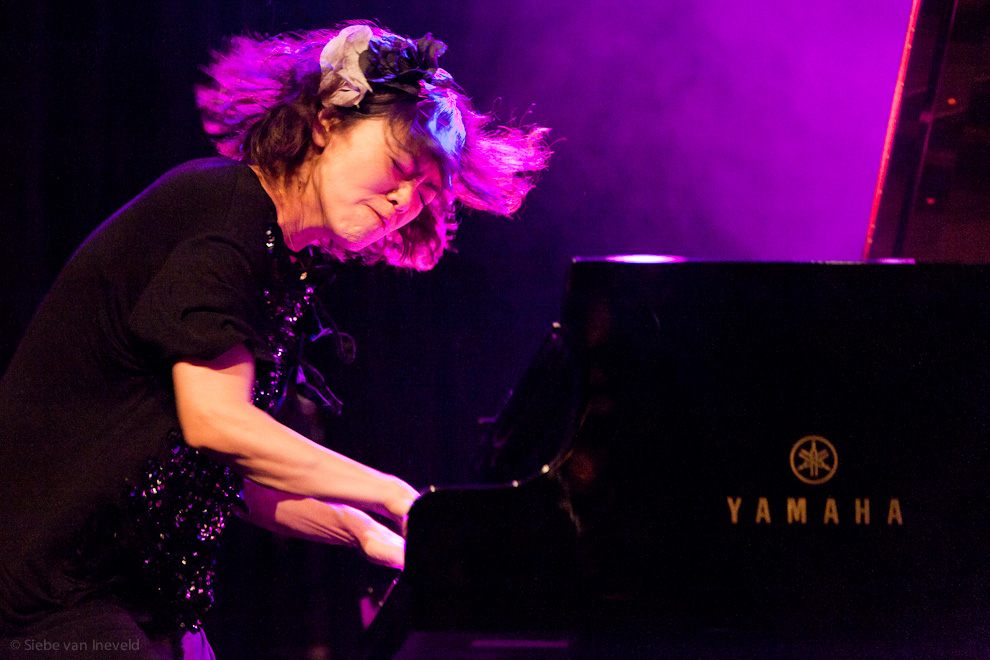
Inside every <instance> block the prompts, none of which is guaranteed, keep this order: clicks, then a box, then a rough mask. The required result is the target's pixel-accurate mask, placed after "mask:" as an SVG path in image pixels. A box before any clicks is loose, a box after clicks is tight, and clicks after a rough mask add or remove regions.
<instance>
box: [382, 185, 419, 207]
mask: <svg viewBox="0 0 990 660" xmlns="http://www.w3.org/2000/svg"><path fill="white" fill-rule="evenodd" d="M414 192H415V185H414V184H413V183H412V182H411V181H403V182H402V183H401V184H399V186H398V187H397V188H396V189H395V190H393V191H392V192H390V193H388V195H386V197H387V198H388V201H389V203H390V204H392V206H394V207H395V212H396V213H405V212H406V211H408V210H409V207H410V206H411V205H412V200H413V193H414Z"/></svg>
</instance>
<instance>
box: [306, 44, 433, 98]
mask: <svg viewBox="0 0 990 660" xmlns="http://www.w3.org/2000/svg"><path fill="white" fill-rule="evenodd" d="M446 50H447V45H446V44H444V43H443V42H442V41H439V40H437V39H434V38H433V35H432V34H429V33H427V34H426V35H424V36H423V37H421V38H420V39H418V40H417V41H413V40H412V39H406V38H404V37H400V36H398V35H385V36H382V37H380V38H375V36H374V33H373V32H372V30H371V28H370V27H368V26H367V25H352V26H349V27H346V28H344V29H343V30H341V31H340V33H339V34H337V36H336V37H334V38H333V39H331V40H330V42H329V43H328V44H327V45H326V47H325V48H324V49H323V52H322V53H321V54H320V68H321V70H322V71H323V80H322V82H321V84H320V90H321V91H322V90H325V89H327V88H328V87H330V86H331V85H333V84H334V83H335V82H336V79H337V77H338V76H339V78H340V79H342V80H343V81H344V84H343V86H342V87H341V88H340V89H339V90H338V91H336V92H334V93H333V94H332V95H331V96H330V98H329V99H328V100H327V104H328V105H336V106H339V107H345V108H349V107H357V106H358V104H360V103H361V101H362V100H364V97H365V94H367V93H368V92H370V91H372V88H371V85H372V84H376V85H380V86H382V87H390V88H392V90H394V91H398V92H403V93H405V94H409V95H410V96H420V95H421V94H422V93H423V88H422V86H421V84H422V85H426V84H429V85H433V86H436V85H440V86H450V85H451V84H452V82H453V79H452V78H451V77H450V74H448V73H447V72H446V71H444V70H443V69H441V68H440V67H439V65H438V64H437V59H438V58H439V57H440V56H441V55H443V54H444V52H446Z"/></svg>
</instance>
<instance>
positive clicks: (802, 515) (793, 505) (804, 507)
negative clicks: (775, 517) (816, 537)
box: [787, 497, 808, 525]
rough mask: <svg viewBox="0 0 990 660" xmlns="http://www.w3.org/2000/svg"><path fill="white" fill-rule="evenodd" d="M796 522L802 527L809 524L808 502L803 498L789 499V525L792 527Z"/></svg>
mask: <svg viewBox="0 0 990 660" xmlns="http://www.w3.org/2000/svg"><path fill="white" fill-rule="evenodd" d="M795 520H796V521H798V522H799V523H801V524H802V525H803V524H805V523H807V522H808V501H807V500H806V499H804V498H803V497H799V498H797V499H796V500H795V499H794V498H793V497H788V498H787V524H788V525H790V524H791V523H793V522H794V521H795Z"/></svg>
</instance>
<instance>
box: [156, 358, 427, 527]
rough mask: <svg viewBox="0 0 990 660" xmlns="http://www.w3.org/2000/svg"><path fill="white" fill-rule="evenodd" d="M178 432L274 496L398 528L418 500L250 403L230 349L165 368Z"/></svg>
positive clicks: (395, 481) (248, 370)
mask: <svg viewBox="0 0 990 660" xmlns="http://www.w3.org/2000/svg"><path fill="white" fill-rule="evenodd" d="M172 381H173V383H174V386H175V402H176V408H177V410H178V414H179V425H180V426H181V427H182V433H183V435H184V436H185V439H186V442H187V443H188V444H189V446H191V447H195V448H197V449H201V450H205V451H207V452H209V453H211V454H213V455H214V456H216V457H217V458H218V459H219V460H221V461H223V462H225V463H227V464H228V465H230V466H231V467H232V468H234V469H235V470H237V471H238V472H239V473H240V474H242V475H243V476H244V477H246V478H247V479H250V480H251V481H254V482H255V483H257V484H260V485H262V486H266V487H268V488H271V489H273V490H278V491H283V492H285V493H292V494H295V495H301V496H303V497H312V498H315V499H318V500H323V501H331V502H338V503H341V504H348V505H351V506H354V507H357V508H359V509H364V510H366V511H371V512H374V513H378V514H381V515H384V516H387V517H389V518H391V519H392V520H394V521H396V522H398V523H400V524H404V521H405V520H404V519H405V516H406V514H407V513H408V512H409V507H411V506H412V503H413V501H414V500H415V499H416V497H417V496H418V494H417V492H416V491H415V490H414V489H413V488H412V487H411V486H410V485H409V484H407V483H406V482H404V481H402V480H401V479H399V478H398V477H394V476H392V475H390V474H385V473H383V472H379V471H378V470H375V469H373V468H370V467H368V466H366V465H363V464H361V463H358V462H357V461H354V460H351V459H349V458H347V457H346V456H343V455H341V454H338V453H337V452H334V451H331V450H329V449H327V448H325V447H322V446H320V445H318V444H316V443H315V442H312V441H311V440H307V439H306V438H304V437H303V436H301V435H299V434H298V433H296V432H295V431H293V430H291V429H289V428H288V427H286V426H283V425H282V424H279V423H278V422H277V421H275V420H274V419H273V418H272V417H271V416H270V415H268V414H267V413H265V412H263V411H261V410H259V409H258V408H255V407H254V405H252V403H251V392H252V388H253V386H254V360H253V358H252V357H251V354H250V353H249V352H248V350H247V348H246V347H244V346H237V347H235V348H232V349H231V350H229V351H227V352H226V353H224V354H223V355H221V356H220V357H218V358H216V359H215V360H210V361H193V360H190V361H184V362H179V363H177V364H176V365H175V366H174V367H173V368H172Z"/></svg>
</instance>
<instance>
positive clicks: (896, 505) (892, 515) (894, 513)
mask: <svg viewBox="0 0 990 660" xmlns="http://www.w3.org/2000/svg"><path fill="white" fill-rule="evenodd" d="M895 520H896V521H897V524H898V525H903V524H904V521H903V520H901V501H900V500H899V499H897V498H896V497H892V498H890V509H888V511H887V524H888V525H893V524H894V521H895Z"/></svg>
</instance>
